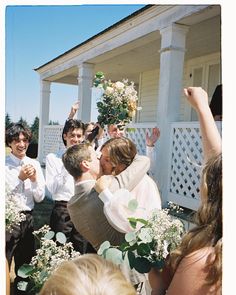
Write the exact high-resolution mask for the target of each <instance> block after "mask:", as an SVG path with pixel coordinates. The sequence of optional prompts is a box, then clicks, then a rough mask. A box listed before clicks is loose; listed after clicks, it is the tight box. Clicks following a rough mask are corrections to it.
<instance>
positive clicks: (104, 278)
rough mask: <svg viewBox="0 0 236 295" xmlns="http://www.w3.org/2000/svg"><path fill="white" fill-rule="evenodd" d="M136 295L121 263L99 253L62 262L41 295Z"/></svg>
mask: <svg viewBox="0 0 236 295" xmlns="http://www.w3.org/2000/svg"><path fill="white" fill-rule="evenodd" d="M111 294H112V295H121V294H122V295H135V294H136V291H135V289H134V287H133V286H132V285H131V284H130V283H129V282H128V281H127V280H126V279H125V277H124V275H123V274H122V273H121V271H120V269H119V267H118V266H116V265H115V264H113V263H112V262H110V261H107V260H105V259H103V258H102V257H100V256H98V255H96V254H84V255H82V256H78V257H77V258H75V259H73V260H70V261H66V262H63V263H62V264H61V265H60V266H59V267H58V268H57V269H56V271H55V272H54V273H53V274H52V275H51V276H50V277H49V279H48V280H47V281H46V283H45V284H44V286H43V288H42V290H41V292H40V293H39V295H111Z"/></svg>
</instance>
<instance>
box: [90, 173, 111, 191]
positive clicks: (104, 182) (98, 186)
mask: <svg viewBox="0 0 236 295" xmlns="http://www.w3.org/2000/svg"><path fill="white" fill-rule="evenodd" d="M111 181H112V176H110V175H103V176H101V177H100V178H98V179H97V181H96V183H95V186H94V189H95V190H96V191H97V192H98V193H99V194H100V193H101V192H102V191H104V189H106V188H108V187H109V185H110V183H111Z"/></svg>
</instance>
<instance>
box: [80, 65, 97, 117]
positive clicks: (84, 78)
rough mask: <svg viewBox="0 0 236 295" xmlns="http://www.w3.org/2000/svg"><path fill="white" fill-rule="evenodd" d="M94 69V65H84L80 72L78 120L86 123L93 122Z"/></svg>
mask: <svg viewBox="0 0 236 295" xmlns="http://www.w3.org/2000/svg"><path fill="white" fill-rule="evenodd" d="M93 68H94V66H93V64H89V63H83V64H81V65H79V71H78V86H79V89H78V90H79V93H78V99H79V101H80V107H79V111H78V119H80V120H81V121H83V122H84V123H86V122H89V121H91V117H92V116H91V115H92V83H93V76H94V74H93Z"/></svg>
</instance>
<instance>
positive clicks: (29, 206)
mask: <svg viewBox="0 0 236 295" xmlns="http://www.w3.org/2000/svg"><path fill="white" fill-rule="evenodd" d="M31 137H32V135H31V131H30V130H29V129H27V128H25V127H24V126H23V125H21V124H12V125H11V126H10V127H9V128H8V129H7V130H6V144H7V146H9V147H10V148H11V153H10V155H8V156H7V157H6V161H5V181H6V186H7V188H8V189H9V191H10V192H11V194H13V195H14V196H15V198H16V199H17V203H18V204H19V206H20V208H21V211H22V212H23V213H24V214H25V215H26V219H25V220H24V221H22V222H21V223H20V225H15V226H14V228H13V231H12V232H11V233H9V232H7V233H6V257H7V260H8V263H9V266H10V265H11V261H12V258H13V256H14V261H15V272H16V274H17V270H18V268H19V267H20V266H21V265H23V264H24V263H29V262H30V260H31V258H32V257H33V256H34V255H35V245H34V236H33V234H32V232H33V230H34V225H33V216H32V211H33V209H34V203H35V202H37V203H39V202H41V201H42V200H43V199H44V196H45V180H44V176H43V173H42V170H41V167H40V164H39V162H38V161H36V160H35V159H31V158H29V157H27V156H26V151H27V148H28V146H29V142H30V140H31ZM16 292H17V291H16ZM14 294H16V293H14Z"/></svg>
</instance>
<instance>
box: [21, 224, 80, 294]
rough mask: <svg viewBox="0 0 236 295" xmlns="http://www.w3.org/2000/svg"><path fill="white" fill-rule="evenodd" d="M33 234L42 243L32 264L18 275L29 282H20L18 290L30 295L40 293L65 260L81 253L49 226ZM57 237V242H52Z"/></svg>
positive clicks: (24, 266) (61, 234) (23, 267)
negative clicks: (30, 294)
mask: <svg viewBox="0 0 236 295" xmlns="http://www.w3.org/2000/svg"><path fill="white" fill-rule="evenodd" d="M33 234H34V235H35V237H36V238H37V239H38V240H39V242H40V247H39V249H37V250H36V256H34V257H32V259H31V262H30V264H23V265H22V266H21V267H20V268H19V270H18V272H17V275H18V276H19V277H21V278H23V279H26V278H27V281H20V282H19V283H18V285H17V288H18V289H19V290H21V291H26V292H28V293H32V294H34V293H38V292H39V291H40V290H41V288H42V286H43V284H44V283H45V281H46V280H47V279H48V277H49V276H50V274H51V273H52V272H53V271H54V270H55V269H56V268H57V267H58V266H59V265H60V264H61V263H62V262H63V261H65V260H70V259H72V258H74V257H75V256H76V255H79V254H80V253H78V252H75V251H74V249H73V246H72V243H66V237H65V235H64V234H63V233H61V232H58V233H57V234H56V235H55V233H54V232H53V231H51V230H50V227H49V226H48V225H44V226H43V227H42V228H40V229H39V230H38V231H34V232H33ZM54 237H55V241H54V240H52V239H53V238H54Z"/></svg>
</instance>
